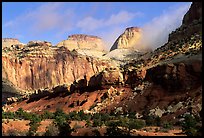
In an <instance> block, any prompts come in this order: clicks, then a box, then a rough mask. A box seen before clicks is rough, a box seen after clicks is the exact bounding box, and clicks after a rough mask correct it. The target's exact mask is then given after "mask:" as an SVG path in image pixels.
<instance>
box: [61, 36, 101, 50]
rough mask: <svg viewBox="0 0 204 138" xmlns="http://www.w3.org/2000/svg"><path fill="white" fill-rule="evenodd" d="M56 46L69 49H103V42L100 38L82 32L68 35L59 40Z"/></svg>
mask: <svg viewBox="0 0 204 138" xmlns="http://www.w3.org/2000/svg"><path fill="white" fill-rule="evenodd" d="M57 46H65V47H66V48H68V49H69V50H73V49H75V50H77V49H90V50H98V51H103V50H104V49H105V44H104V42H103V41H102V39H101V38H99V37H97V36H91V35H84V34H75V35H70V36H68V39H67V40H63V41H62V42H59V43H58V44H57Z"/></svg>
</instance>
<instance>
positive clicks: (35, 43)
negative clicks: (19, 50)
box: [27, 40, 52, 47]
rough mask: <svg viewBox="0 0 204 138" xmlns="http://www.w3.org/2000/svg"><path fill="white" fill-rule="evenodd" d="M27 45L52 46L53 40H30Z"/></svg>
mask: <svg viewBox="0 0 204 138" xmlns="http://www.w3.org/2000/svg"><path fill="white" fill-rule="evenodd" d="M27 46H30V47H32V46H52V43H51V42H47V41H39V40H37V41H29V42H28V44H27Z"/></svg>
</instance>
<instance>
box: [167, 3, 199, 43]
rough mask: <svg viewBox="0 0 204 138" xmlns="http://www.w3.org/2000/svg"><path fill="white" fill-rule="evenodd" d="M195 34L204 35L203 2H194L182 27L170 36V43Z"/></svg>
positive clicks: (185, 16)
mask: <svg viewBox="0 0 204 138" xmlns="http://www.w3.org/2000/svg"><path fill="white" fill-rule="evenodd" d="M195 33H196V34H202V2H192V4H191V7H190V9H189V10H188V12H187V13H186V14H185V15H184V18H183V22H182V25H181V26H180V27H179V28H178V29H176V30H175V31H173V32H172V33H171V34H170V35H169V41H176V40H180V39H182V38H187V37H189V36H191V35H195Z"/></svg>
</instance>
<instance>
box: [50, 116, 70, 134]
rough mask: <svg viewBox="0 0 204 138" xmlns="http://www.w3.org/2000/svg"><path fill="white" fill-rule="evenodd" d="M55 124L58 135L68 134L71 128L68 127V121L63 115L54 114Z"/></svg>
mask: <svg viewBox="0 0 204 138" xmlns="http://www.w3.org/2000/svg"><path fill="white" fill-rule="evenodd" d="M54 123H55V125H56V126H57V127H58V129H59V136H70V135H71V132H72V131H73V129H71V127H70V125H69V124H70V122H68V120H66V117H64V116H56V118H55V120H54Z"/></svg>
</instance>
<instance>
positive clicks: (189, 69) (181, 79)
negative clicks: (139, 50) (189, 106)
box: [145, 60, 202, 91]
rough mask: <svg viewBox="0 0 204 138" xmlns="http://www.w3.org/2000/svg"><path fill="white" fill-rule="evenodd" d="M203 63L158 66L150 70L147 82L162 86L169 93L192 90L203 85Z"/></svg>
mask: <svg viewBox="0 0 204 138" xmlns="http://www.w3.org/2000/svg"><path fill="white" fill-rule="evenodd" d="M201 74H202V61H199V60H194V61H190V60H189V61H188V62H187V63H185V62H178V63H170V64H163V65H158V66H156V67H154V68H151V69H148V70H147V74H146V78H145V79H146V80H148V81H150V82H154V83H156V84H159V85H161V86H162V87H163V88H165V89H166V90H167V91H177V90H190V89H192V88H193V87H197V86H199V85H201V76H202V75H201Z"/></svg>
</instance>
